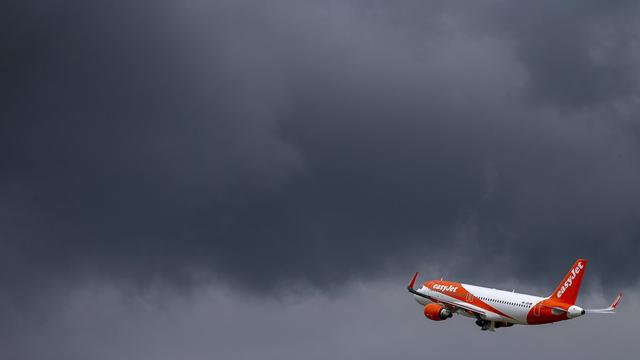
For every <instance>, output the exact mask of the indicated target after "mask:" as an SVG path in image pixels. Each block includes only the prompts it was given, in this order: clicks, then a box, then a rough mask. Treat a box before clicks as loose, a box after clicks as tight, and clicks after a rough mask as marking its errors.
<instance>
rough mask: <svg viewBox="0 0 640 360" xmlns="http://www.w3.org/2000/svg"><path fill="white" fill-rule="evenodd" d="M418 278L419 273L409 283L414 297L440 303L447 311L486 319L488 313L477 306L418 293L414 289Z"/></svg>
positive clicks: (408, 287)
mask: <svg viewBox="0 0 640 360" xmlns="http://www.w3.org/2000/svg"><path fill="white" fill-rule="evenodd" d="M417 277H418V273H415V275H413V279H411V282H410V283H409V286H407V290H409V292H410V293H412V294H414V295H417V296H420V297H423V298H425V299H427V300H429V301H431V302H434V303H439V304H441V305H443V306H444V307H446V308H447V309H449V310H452V311H455V310H458V309H461V310H464V311H467V312H470V313H472V314H475V315H477V316H481V317H484V316H486V315H487V313H486V312H484V311H482V310H480V309H478V308H476V307H475V306H469V305H466V304H462V303H460V302H458V301H448V300H442V299H436V298H433V297H431V296H428V295H425V294H423V293H421V292H418V291H416V290H415V289H414V288H413V286H414V284H415V282H416V278H417Z"/></svg>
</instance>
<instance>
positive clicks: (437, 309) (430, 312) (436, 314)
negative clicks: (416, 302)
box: [424, 304, 453, 321]
mask: <svg viewBox="0 0 640 360" xmlns="http://www.w3.org/2000/svg"><path fill="white" fill-rule="evenodd" d="M424 316H426V317H427V318H428V319H429V320H433V321H441V320H445V319H448V318H450V317H452V316H453V313H451V311H450V310H449V309H445V308H444V307H442V306H440V305H438V304H427V305H426V306H425V307H424Z"/></svg>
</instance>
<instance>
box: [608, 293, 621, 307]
mask: <svg viewBox="0 0 640 360" xmlns="http://www.w3.org/2000/svg"><path fill="white" fill-rule="evenodd" d="M620 299H622V293H619V294H618V297H617V298H616V299H615V300H613V303H611V306H609V308H610V309H613V310H615V309H616V306H618V303H619V302H620Z"/></svg>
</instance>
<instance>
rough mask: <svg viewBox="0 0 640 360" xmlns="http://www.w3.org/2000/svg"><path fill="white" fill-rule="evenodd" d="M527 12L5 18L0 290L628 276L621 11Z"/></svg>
mask: <svg viewBox="0 0 640 360" xmlns="http://www.w3.org/2000/svg"><path fill="white" fill-rule="evenodd" d="M520 6H521V5H520V4H516V3H505V5H503V6H489V7H483V6H479V5H477V4H476V3H474V4H467V3H464V2H460V3H451V4H449V3H448V2H447V3H443V2H427V3H424V2H414V1H407V2H400V3H393V4H390V3H388V2H363V1H331V2H328V3H322V4H318V3H313V2H289V1H276V2H269V3H268V4H267V3H259V2H252V1H240V2H236V1H234V2H226V1H222V2H215V3H199V2H187V3H183V2H180V3H178V2H171V1H164V2H142V3H136V4H122V5H121V6H116V5H113V4H111V3H107V2H100V1H95V2H77V3H76V2H70V3H64V4H59V6H56V5H49V7H44V8H42V7H39V8H36V7H35V5H34V4H28V3H24V2H21V3H20V4H16V5H14V6H13V7H12V8H11V10H12V11H8V12H3V17H4V18H6V19H7V21H6V22H5V21H3V23H4V24H6V25H4V26H6V27H8V28H10V30H11V31H6V32H3V34H4V35H3V38H2V39H3V40H2V43H3V44H5V46H6V47H7V50H8V51H7V53H8V54H9V56H8V59H5V60H3V63H2V67H3V68H4V69H7V70H8V71H7V73H8V74H9V80H10V81H9V84H10V86H7V87H5V88H3V90H2V93H3V94H4V95H6V96H5V97H4V99H3V106H2V107H3V121H2V131H1V132H0V141H1V142H2V144H3V148H4V150H5V151H3V154H2V156H1V158H0V166H1V170H2V172H1V178H0V186H1V187H0V195H1V196H2V198H3V201H2V204H0V216H1V218H0V226H1V229H0V241H1V243H2V245H3V249H4V250H3V252H2V255H1V257H2V259H3V260H4V261H3V262H2V265H1V266H2V272H1V273H2V275H0V276H1V277H2V280H3V284H4V285H3V286H4V287H6V288H7V289H8V291H7V293H8V294H9V295H5V296H11V294H20V296H17V297H18V298H20V297H21V296H22V294H27V295H24V296H33V295H28V294H32V291H34V289H36V290H35V291H37V289H38V288H40V287H47V286H54V287H55V286H56V285H55V284H57V282H59V281H60V282H71V283H73V282H75V281H84V280H86V279H87V278H89V279H91V278H94V277H95V278H98V279H104V278H107V279H112V280H114V281H116V282H128V281H132V282H135V283H138V284H149V283H150V282H152V281H153V280H154V279H157V278H162V279H167V280H169V281H171V282H173V283H174V284H191V282H192V281H193V280H194V279H199V278H201V276H202V277H204V278H208V277H209V276H213V277H217V278H222V279H225V281H227V282H230V283H234V284H238V286H239V287H243V288H244V289H246V288H248V287H256V288H260V289H261V290H263V291H266V290H273V289H282V287H283V285H287V286H289V285H291V284H296V285H306V284H311V285H313V286H317V287H320V288H323V289H327V288H331V287H340V286H342V285H344V284H345V283H346V282H349V281H355V280H357V279H367V280H371V279H374V278H377V277H385V276H390V274H393V275H395V274H398V273H405V272H407V273H408V272H411V271H413V270H414V269H416V268H420V267H424V266H434V265H441V266H442V267H443V268H445V269H446V271H456V272H459V275H464V274H466V276H467V277H469V278H470V279H479V278H481V277H486V276H490V277H493V276H494V275H496V276H497V275H498V274H494V273H492V271H496V272H503V271H504V269H509V270H511V271H514V274H515V276H518V277H519V278H521V279H523V281H527V282H531V283H540V282H541V281H543V279H544V280H546V279H548V277H549V276H557V274H558V273H562V272H563V271H565V270H566V267H567V266H569V264H570V263H571V262H572V261H573V260H574V259H575V258H576V257H578V256H584V257H587V258H589V259H590V260H591V261H592V264H594V265H595V266H592V267H590V271H593V272H594V278H600V279H602V280H603V281H606V282H609V283H612V284H615V285H622V283H628V282H629V281H635V280H637V275H636V274H637V273H636V272H634V271H632V264H633V261H634V259H635V255H636V254H637V253H638V251H639V250H640V249H639V248H638V246H639V245H638V241H637V240H638V236H640V233H639V229H638V217H639V215H640V214H639V210H640V209H639V207H638V204H640V201H639V200H640V192H639V191H638V190H637V185H636V184H638V183H639V182H638V180H640V179H639V177H640V169H639V168H638V165H637V164H640V161H638V160H639V159H638V154H639V152H638V147H637V145H638V143H637V141H638V137H637V134H638V133H639V132H638V123H637V121H636V120H635V116H636V115H637V109H638V107H637V103H636V102H634V101H636V100H634V99H635V97H637V87H636V84H635V80H634V78H635V73H636V71H637V65H635V64H636V63H637V62H635V61H634V59H635V49H636V48H637V40H636V39H635V38H634V37H633V36H631V35H630V34H629V29H630V25H628V22H627V20H628V18H629V17H630V16H631V14H636V13H637V9H636V8H635V6H634V5H633V4H627V5H616V6H615V7H612V8H609V7H608V6H604V5H599V3H593V4H592V6H581V5H579V4H575V5H562V8H561V9H559V10H558V11H555V10H554V7H552V6H550V5H536V6H535V7H534V8H533V9H531V10H530V11H529V10H527V9H522V8H520ZM529 6H533V5H529ZM530 14H535V15H536V16H529V15H530ZM4 18H3V20H4ZM599 30H601V31H599ZM576 84H579V85H576ZM532 96H533V99H535V100H536V101H531V99H532ZM585 108H586V109H587V110H585ZM452 258H453V259H452ZM478 263H481V264H499V266H495V267H490V266H486V267H485V266H483V267H481V269H480V270H479V271H478V272H476V273H470V269H472V268H473V269H477V268H478V266H477V265H478ZM532 268H536V269H539V270H538V271H531V269H532ZM202 274H204V275H202ZM554 279H555V277H554Z"/></svg>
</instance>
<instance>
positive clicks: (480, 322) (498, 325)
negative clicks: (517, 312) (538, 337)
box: [476, 319, 513, 331]
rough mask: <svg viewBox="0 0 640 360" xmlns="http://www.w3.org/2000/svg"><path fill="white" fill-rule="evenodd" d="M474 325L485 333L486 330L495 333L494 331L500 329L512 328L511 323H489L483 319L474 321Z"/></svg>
mask: <svg viewBox="0 0 640 360" xmlns="http://www.w3.org/2000/svg"><path fill="white" fill-rule="evenodd" d="M476 325H478V326H480V329H481V330H483V331H487V330H489V331H495V330H496V329H498V328H501V327H510V326H513V324H512V323H508V322H498V321H489V320H483V319H478V320H476Z"/></svg>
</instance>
